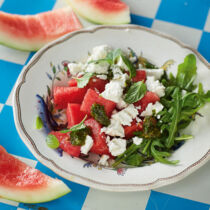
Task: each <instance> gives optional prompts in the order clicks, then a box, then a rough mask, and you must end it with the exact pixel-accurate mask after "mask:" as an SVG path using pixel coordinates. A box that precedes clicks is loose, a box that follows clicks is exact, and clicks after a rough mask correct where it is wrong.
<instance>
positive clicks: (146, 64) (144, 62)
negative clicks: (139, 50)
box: [138, 56, 158, 69]
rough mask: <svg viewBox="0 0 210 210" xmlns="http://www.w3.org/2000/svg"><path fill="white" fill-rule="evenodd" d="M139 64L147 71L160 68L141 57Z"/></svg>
mask: <svg viewBox="0 0 210 210" xmlns="http://www.w3.org/2000/svg"><path fill="white" fill-rule="evenodd" d="M138 64H141V65H142V66H143V67H144V68H146V69H157V68H158V67H157V66H155V65H154V64H152V63H150V62H149V61H148V60H147V59H146V58H144V57H142V56H140V57H139V59H138Z"/></svg>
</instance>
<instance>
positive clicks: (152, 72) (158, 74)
mask: <svg viewBox="0 0 210 210" xmlns="http://www.w3.org/2000/svg"><path fill="white" fill-rule="evenodd" d="M141 70H144V71H146V75H147V77H148V76H153V77H154V78H155V80H157V79H160V78H161V77H162V75H163V73H164V70H163V69H141Z"/></svg>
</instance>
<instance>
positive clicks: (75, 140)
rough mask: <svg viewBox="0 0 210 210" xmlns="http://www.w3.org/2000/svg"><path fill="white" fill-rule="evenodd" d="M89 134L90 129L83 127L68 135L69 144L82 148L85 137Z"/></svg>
mask: <svg viewBox="0 0 210 210" xmlns="http://www.w3.org/2000/svg"><path fill="white" fill-rule="evenodd" d="M89 134H90V129H89V128H88V127H85V128H83V129H80V130H76V131H72V132H71V133H70V140H71V144H72V145H74V146H82V145H84V144H85V139H86V136H87V135H89Z"/></svg>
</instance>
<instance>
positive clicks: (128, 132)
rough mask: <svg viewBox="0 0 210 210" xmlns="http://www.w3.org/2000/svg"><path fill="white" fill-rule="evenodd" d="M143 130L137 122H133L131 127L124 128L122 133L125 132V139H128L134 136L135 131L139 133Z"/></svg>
mask: <svg viewBox="0 0 210 210" xmlns="http://www.w3.org/2000/svg"><path fill="white" fill-rule="evenodd" d="M142 129H143V126H142V123H141V122H139V123H137V122H136V120H134V121H133V122H132V123H131V126H125V127H124V131H125V138H126V139H130V138H132V137H133V136H134V132H135V131H141V130H142Z"/></svg>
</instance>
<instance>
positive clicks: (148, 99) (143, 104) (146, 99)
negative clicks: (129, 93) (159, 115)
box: [134, 91, 160, 113]
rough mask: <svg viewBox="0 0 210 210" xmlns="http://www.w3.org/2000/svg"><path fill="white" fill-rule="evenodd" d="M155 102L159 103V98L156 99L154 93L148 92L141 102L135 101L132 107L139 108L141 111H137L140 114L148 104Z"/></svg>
mask: <svg viewBox="0 0 210 210" xmlns="http://www.w3.org/2000/svg"><path fill="white" fill-rule="evenodd" d="M157 101H160V98H159V97H158V95H157V94H156V93H153V92H149V91H148V92H146V94H145V95H144V97H143V98H142V99H141V100H139V101H137V102H136V103H135V104H134V105H135V106H141V109H140V110H139V112H140V113H141V112H143V111H144V110H145V109H146V107H147V105H148V104H149V103H153V104H154V103H155V102H157Z"/></svg>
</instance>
